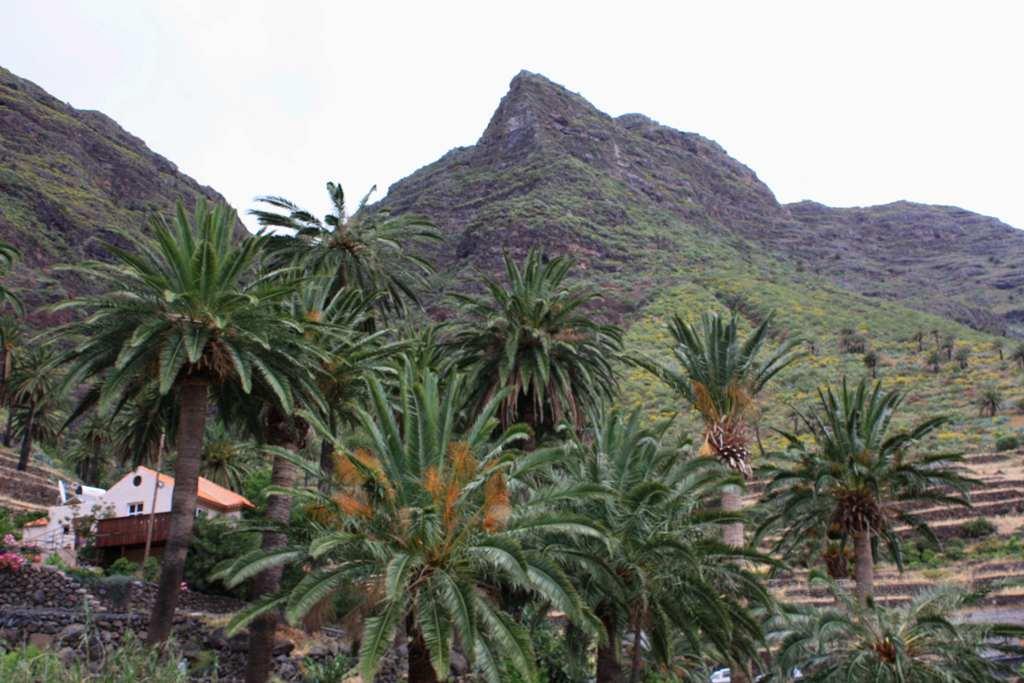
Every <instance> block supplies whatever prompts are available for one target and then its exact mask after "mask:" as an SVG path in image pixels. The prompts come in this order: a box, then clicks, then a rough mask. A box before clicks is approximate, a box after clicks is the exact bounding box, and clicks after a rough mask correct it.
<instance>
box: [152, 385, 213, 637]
mask: <svg viewBox="0 0 1024 683" xmlns="http://www.w3.org/2000/svg"><path fill="white" fill-rule="evenodd" d="M208 389H209V382H208V381H207V380H206V379H204V378H194V377H193V378H189V379H186V380H184V381H182V382H180V383H179V385H178V392H179V393H178V403H179V406H180V414H179V415H178V457H177V460H176V461H175V463H174V491H173V493H172V494H171V520H170V529H169V530H168V532H167V545H166V547H165V548H164V554H163V561H162V562H161V566H162V569H161V571H160V584H159V586H158V587H157V594H156V599H155V600H154V601H153V611H152V612H151V613H150V617H149V631H148V632H147V634H146V643H147V644H148V645H159V644H161V643H163V642H164V641H165V640H167V637H168V636H169V635H170V634H171V626H172V625H173V622H174V612H175V610H176V609H177V607H178V596H179V595H180V594H181V580H182V578H183V577H184V576H185V559H186V558H187V557H188V545H189V541H190V540H191V539H192V527H193V525H194V524H195V520H196V493H197V491H198V488H199V464H200V459H201V457H202V453H203V432H204V430H205V429H206V410H207V400H208V399H207V393H208Z"/></svg>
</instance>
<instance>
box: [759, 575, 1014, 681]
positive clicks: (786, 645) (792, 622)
mask: <svg viewBox="0 0 1024 683" xmlns="http://www.w3.org/2000/svg"><path fill="white" fill-rule="evenodd" d="M826 585H827V587H828V588H829V590H830V591H831V593H832V595H833V597H834V598H835V599H836V603H837V605H836V607H835V608H825V609H820V610H818V609H815V608H803V609H796V610H793V611H792V612H791V614H789V615H788V616H786V617H784V618H781V619H778V620H776V623H775V625H774V627H773V628H772V629H771V631H772V639H773V640H776V641H777V642H778V644H779V646H780V647H779V650H778V664H779V668H780V670H781V672H791V671H793V670H794V669H797V670H799V671H800V672H801V674H802V676H803V678H802V680H804V681H878V682H879V683H917V682H919V681H920V682H921V683H931V682H933V681H934V682H935V683H938V682H939V681H944V682H946V683H975V682H976V681H997V680H1010V678H1012V676H1013V674H1014V673H1015V671H1014V666H1013V665H1012V664H1011V663H1010V660H1011V659H1012V658H1014V657H1017V658H1019V657H1021V656H1022V655H1024V647H1021V645H1020V644H1019V643H1020V642H1022V641H1021V639H1022V638H1024V627H1021V626H1019V625H1013V624H991V623H981V622H975V621H964V620H963V618H962V614H963V613H964V612H965V611H967V610H970V609H971V608H972V607H976V606H977V605H978V604H979V603H980V597H982V596H983V594H981V595H979V594H975V595H970V594H966V593H964V592H962V591H960V590H958V589H956V588H953V587H940V588H935V589H932V590H928V591H924V592H922V593H920V594H918V595H917V596H915V597H914V599H913V600H912V601H911V602H910V603H909V604H908V605H905V606H901V607H895V608H886V607H882V606H879V605H872V606H864V605H861V604H859V603H858V602H856V601H855V600H853V599H851V597H850V596H849V595H848V594H847V593H845V592H844V591H842V590H841V589H839V588H838V586H836V584H834V583H832V582H830V581H828V582H826ZM993 655H1003V657H1002V658H1000V657H998V656H993Z"/></svg>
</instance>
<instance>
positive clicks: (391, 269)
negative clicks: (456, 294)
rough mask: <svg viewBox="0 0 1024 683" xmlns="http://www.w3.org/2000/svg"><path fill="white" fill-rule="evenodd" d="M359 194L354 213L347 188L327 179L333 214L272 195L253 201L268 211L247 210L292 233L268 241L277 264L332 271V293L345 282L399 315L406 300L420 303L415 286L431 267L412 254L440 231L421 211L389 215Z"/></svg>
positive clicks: (267, 224)
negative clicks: (347, 203) (348, 206)
mask: <svg viewBox="0 0 1024 683" xmlns="http://www.w3.org/2000/svg"><path fill="white" fill-rule="evenodd" d="M375 189H376V188H372V189H371V190H370V192H368V193H367V194H366V196H365V197H363V200H362V201H361V202H360V203H359V207H358V209H357V210H356V213H355V215H354V216H349V215H348V213H347V212H346V207H345V192H344V190H342V188H341V185H340V184H338V183H333V182H329V183H327V195H328V198H329V199H330V202H331V213H329V214H327V215H326V216H324V217H323V218H322V219H321V218H317V217H316V216H315V215H314V214H313V213H312V212H310V211H306V210H305V209H302V208H300V207H299V206H297V205H296V204H294V203H293V202H291V201H289V200H287V199H285V198H283V197H275V196H266V197H259V198H257V201H259V202H261V203H264V204H267V205H268V206H270V207H272V210H262V209H256V210H253V211H251V213H252V215H254V216H256V220H257V221H259V224H260V225H262V226H264V227H270V228H285V229H287V230H291V231H293V234H291V235H275V236H272V237H271V238H270V239H269V241H268V244H267V247H268V249H270V250H271V251H272V252H273V253H275V254H276V255H277V256H278V258H279V259H280V262H281V263H285V264H301V266H302V268H303V270H305V271H306V272H310V273H323V274H327V275H330V276H331V287H330V294H331V295H333V294H336V293H337V292H338V291H340V290H342V289H345V288H347V287H350V288H354V289H358V290H360V291H362V292H363V293H364V294H366V295H369V296H372V297H375V298H374V301H375V303H376V305H377V306H378V308H379V310H380V311H381V313H382V314H384V315H399V316H400V315H403V314H404V313H405V311H406V308H407V304H408V303H413V304H416V305H419V303H420V299H419V293H418V292H417V290H418V289H422V287H423V283H424V278H425V277H426V276H427V275H429V274H431V273H432V272H433V268H432V266H431V265H430V264H429V263H428V262H427V261H426V260H424V259H423V258H421V257H419V256H417V255H416V254H415V253H413V251H414V249H416V248H418V247H422V246H423V245H424V244H425V243H427V242H433V241H439V240H440V239H441V235H440V233H439V232H438V231H437V229H436V228H435V227H434V225H433V224H432V223H430V221H428V220H427V219H426V218H424V217H422V216H417V215H413V214H403V215H401V216H391V215H390V214H389V213H388V211H386V210H376V211H374V210H371V209H370V208H369V207H367V201H368V200H369V197H370V195H371V194H372V193H373V191H374V190H375Z"/></svg>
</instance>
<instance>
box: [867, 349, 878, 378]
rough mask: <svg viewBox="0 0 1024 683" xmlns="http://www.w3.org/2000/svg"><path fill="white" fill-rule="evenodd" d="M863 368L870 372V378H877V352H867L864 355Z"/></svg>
mask: <svg viewBox="0 0 1024 683" xmlns="http://www.w3.org/2000/svg"><path fill="white" fill-rule="evenodd" d="M864 367H866V368H867V369H868V370H870V371H871V377H872V378H875V377H877V376H878V352H876V351H868V352H867V353H865V354H864Z"/></svg>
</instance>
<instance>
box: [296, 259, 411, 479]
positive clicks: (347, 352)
mask: <svg viewBox="0 0 1024 683" xmlns="http://www.w3.org/2000/svg"><path fill="white" fill-rule="evenodd" d="M331 289H332V288H331V286H330V279H329V278H323V277H320V278H313V279H310V280H307V281H306V282H305V283H304V285H303V287H302V290H301V291H300V292H298V293H297V294H296V295H295V296H294V297H293V298H292V300H291V301H290V302H289V312H290V314H291V315H292V316H293V317H295V318H296V319H300V320H306V321H313V322H315V323H316V326H315V327H313V328H311V333H314V334H315V338H314V339H312V340H311V341H312V342H314V343H316V344H317V345H319V346H320V348H321V350H322V352H323V361H322V363H321V368H320V373H319V375H318V381H319V385H320V391H321V394H322V396H323V403H324V406H325V410H324V413H323V414H322V415H321V419H322V420H324V422H325V424H326V425H327V426H328V427H329V428H330V434H331V438H324V439H323V440H322V441H321V445H320V465H321V468H322V470H323V473H324V474H325V475H327V476H326V477H325V478H324V480H323V482H324V485H325V486H326V485H328V484H329V483H330V475H331V474H332V473H333V471H334V457H333V455H334V443H333V442H334V439H335V438H340V437H341V436H342V434H343V433H344V432H346V431H348V430H350V429H352V428H353V427H354V426H355V425H356V423H357V421H358V420H357V416H356V414H357V408H359V407H361V406H365V405H366V403H367V401H368V399H369V396H368V394H367V384H366V381H365V380H366V379H367V378H369V377H371V376H373V377H381V378H383V377H385V376H389V375H393V374H395V372H394V369H393V367H392V365H391V364H390V360H392V359H393V358H395V357H396V356H397V354H398V353H399V352H401V351H402V350H403V349H405V348H406V345H405V344H403V343H401V342H395V341H393V340H392V339H391V336H392V335H391V331H390V330H380V331H377V332H373V333H367V332H366V331H365V329H366V324H367V322H368V321H370V320H371V319H372V317H373V305H374V304H373V301H374V298H373V297H367V296H366V295H365V293H363V292H362V291H360V290H358V289H355V288H353V287H347V288H345V289H341V290H338V291H337V292H333V293H332V291H331Z"/></svg>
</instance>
